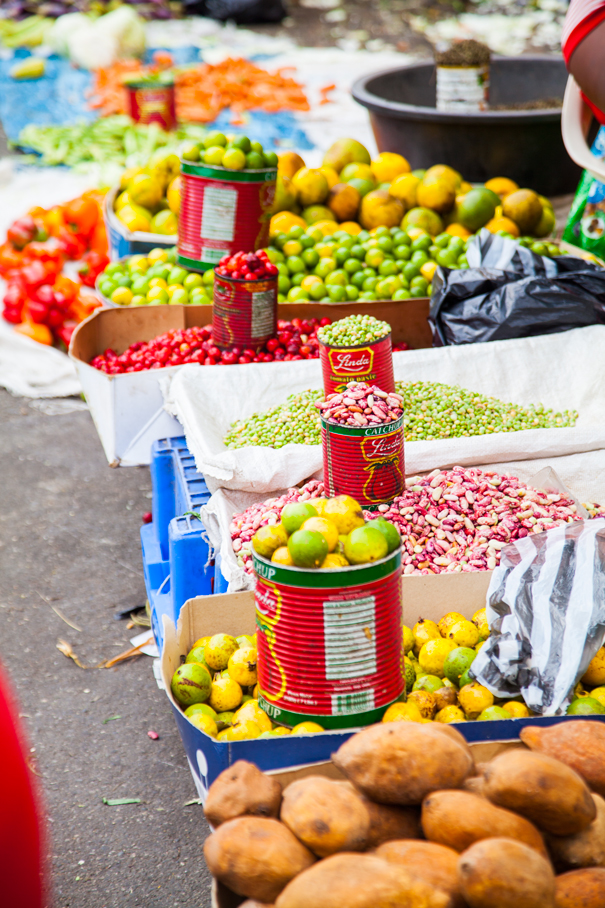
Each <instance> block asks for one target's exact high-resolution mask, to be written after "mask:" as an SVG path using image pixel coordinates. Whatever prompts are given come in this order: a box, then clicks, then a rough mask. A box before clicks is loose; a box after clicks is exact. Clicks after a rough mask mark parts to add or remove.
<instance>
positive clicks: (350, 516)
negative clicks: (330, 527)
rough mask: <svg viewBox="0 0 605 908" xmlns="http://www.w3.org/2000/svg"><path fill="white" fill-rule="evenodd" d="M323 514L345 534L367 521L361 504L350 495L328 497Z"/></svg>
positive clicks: (340, 532) (339, 531)
mask: <svg viewBox="0 0 605 908" xmlns="http://www.w3.org/2000/svg"><path fill="white" fill-rule="evenodd" d="M321 515H322V517H327V518H328V520H330V521H331V523H333V524H334V525H335V526H336V529H337V530H338V533H339V534H341V535H344V536H348V535H349V533H350V532H351V531H352V530H354V529H356V527H361V526H363V525H364V523H365V520H364V519H363V513H362V510H361V505H360V504H359V503H358V502H357V501H355V499H354V498H351V496H350V495H337V496H336V497H335V498H328V499H326V503H325V505H324V506H323V509H322V512H321Z"/></svg>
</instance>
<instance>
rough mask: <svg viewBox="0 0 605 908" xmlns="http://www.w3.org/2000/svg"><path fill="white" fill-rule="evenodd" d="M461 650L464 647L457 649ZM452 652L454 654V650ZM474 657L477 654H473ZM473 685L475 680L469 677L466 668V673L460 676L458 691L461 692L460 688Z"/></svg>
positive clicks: (468, 671)
mask: <svg viewBox="0 0 605 908" xmlns="http://www.w3.org/2000/svg"><path fill="white" fill-rule="evenodd" d="M463 648H464V647H459V649H463ZM452 652H454V650H452ZM473 652H475V651H474V650H473ZM475 655H477V654H476V653H475ZM452 683H455V682H452ZM474 683H475V679H474V678H473V677H471V674H470V670H469V669H468V668H467V669H466V671H465V672H463V673H462V674H461V675H460V679H459V681H458V687H459V688H460V690H462V688H463V687H466V685H467V684H474Z"/></svg>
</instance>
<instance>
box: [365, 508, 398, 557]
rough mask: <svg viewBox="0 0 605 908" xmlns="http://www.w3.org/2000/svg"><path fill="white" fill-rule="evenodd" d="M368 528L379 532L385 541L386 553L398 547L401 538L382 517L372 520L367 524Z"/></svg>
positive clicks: (394, 528) (395, 529)
mask: <svg viewBox="0 0 605 908" xmlns="http://www.w3.org/2000/svg"><path fill="white" fill-rule="evenodd" d="M368 526H370V527H373V528H375V529H377V530H380V532H381V533H382V535H383V536H384V538H385V539H386V541H387V546H388V549H387V551H388V553H389V554H390V553H391V552H394V551H395V550H396V549H398V548H399V547H400V545H401V536H400V535H399V531H398V530H397V528H396V527H394V526H393V524H392V523H389V521H388V520H386V519H385V518H384V517H376V518H375V519H374V520H371V521H370V522H369V524H368Z"/></svg>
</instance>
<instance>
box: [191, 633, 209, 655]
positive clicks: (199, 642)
mask: <svg viewBox="0 0 605 908" xmlns="http://www.w3.org/2000/svg"><path fill="white" fill-rule="evenodd" d="M210 639H212V636H211V635H210V636H208V637H200V638H199V640H196V641H195V643H194V644H193V646H192V647H191V649H197V648H198V647H200V648H201V649H203V648H204V647H205V646H206V644H207V643H208V641H209V640H210ZM189 652H191V650H189Z"/></svg>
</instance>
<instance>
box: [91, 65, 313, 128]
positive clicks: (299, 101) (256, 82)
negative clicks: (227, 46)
mask: <svg viewBox="0 0 605 908" xmlns="http://www.w3.org/2000/svg"><path fill="white" fill-rule="evenodd" d="M164 62H165V61H163V60H162V61H160V60H157V61H156V66H154V67H151V68H150V67H141V65H140V63H138V62H137V61H136V60H123V61H119V62H117V63H114V64H113V65H112V66H109V67H107V68H105V69H99V70H97V71H96V74H95V83H94V89H93V92H92V100H91V102H90V106H91V107H92V108H93V109H98V110H100V111H101V114H102V116H110V115H111V114H116V113H125V112H126V111H127V97H126V90H125V89H124V86H123V84H122V78H123V76H125V75H128V74H130V73H133V72H141V74H147V73H149V72H151V71H157V70H158V69H159V68H165V67H164V66H162V63H164ZM292 69H293V67H284V68H282V69H279V70H277V72H275V73H270V72H267V70H265V69H261V67H260V66H256V65H255V64H254V63H250V61H249V60H243V59H228V60H224V61H223V62H222V63H219V64H218V65H216V66H212V65H210V64H209V63H202V64H200V65H199V66H194V67H191V68H188V69H181V70H176V71H175V85H176V108H177V117H178V119H179V121H181V122H194V123H210V122H212V121H213V120H215V119H216V117H217V116H218V115H219V113H220V112H221V110H223V109H224V108H226V107H229V108H231V110H232V111H233V113H234V115H235V119H234V122H241V116H237V115H241V113H242V112H243V111H245V110H264V111H266V112H268V113H276V112H277V111H280V110H309V102H308V101H307V97H306V95H305V92H304V90H303V88H302V86H301V85H299V83H298V82H295V81H294V79H292V78H291V77H289V76H287V75H285V73H286V72H287V71H290V70H292ZM330 89H331V86H329V87H328V88H326V89H324V90H323V91H324V92H326V91H329V90H330Z"/></svg>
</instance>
